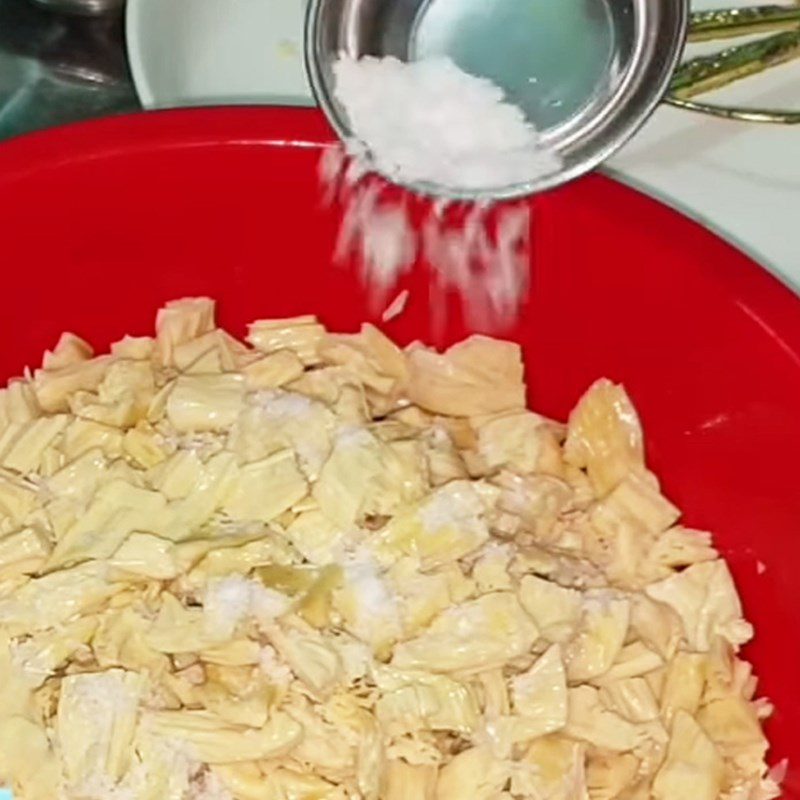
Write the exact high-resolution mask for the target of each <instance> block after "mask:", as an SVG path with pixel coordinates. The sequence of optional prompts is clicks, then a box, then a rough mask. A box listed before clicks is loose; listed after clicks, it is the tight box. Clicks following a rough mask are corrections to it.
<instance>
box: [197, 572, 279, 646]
mask: <svg viewBox="0 0 800 800" xmlns="http://www.w3.org/2000/svg"><path fill="white" fill-rule="evenodd" d="M290 605H291V601H290V600H289V598H288V597H286V596H285V595H283V594H281V593H280V592H276V591H275V590H273V589H268V588H267V587H265V586H263V585H262V584H261V583H259V582H258V581H255V580H250V579H248V578H243V577H241V576H240V575H231V576H230V577H227V578H221V579H217V580H213V581H209V583H208V584H207V585H206V588H205V592H204V595H203V627H204V630H205V632H206V633H207V634H208V635H209V636H212V637H213V638H215V639H219V640H221V641H222V640H226V639H230V638H232V637H233V634H234V633H235V631H236V628H237V626H238V625H239V624H240V623H242V622H243V621H244V620H245V619H247V618H248V617H253V618H255V619H256V620H257V621H258V622H260V623H262V624H268V623H270V622H272V621H273V620H274V619H275V618H276V617H279V616H280V615H281V614H283V613H285V612H286V611H287V609H288V608H289V606H290Z"/></svg>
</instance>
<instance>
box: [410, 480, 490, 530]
mask: <svg viewBox="0 0 800 800" xmlns="http://www.w3.org/2000/svg"><path fill="white" fill-rule="evenodd" d="M484 512H485V508H484V506H483V503H482V501H481V498H480V496H479V495H478V493H477V492H476V491H475V490H474V489H473V488H472V486H471V484H469V483H465V482H463V481H454V482H453V483H449V484H446V485H445V486H443V487H442V488H441V489H439V490H438V491H436V492H435V493H434V494H433V495H431V497H430V498H429V499H428V500H426V502H425V503H424V504H423V505H422V507H421V508H420V511H419V516H420V520H421V521H422V524H423V525H424V526H425V528H426V530H428V531H429V532H430V533H438V532H439V531H441V530H442V529H444V528H457V529H459V530H468V531H471V530H476V529H477V530H483V528H484V525H485V523H483V522H482V520H481V516H482V514H483V513H484Z"/></svg>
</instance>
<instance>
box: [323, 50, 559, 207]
mask: <svg viewBox="0 0 800 800" xmlns="http://www.w3.org/2000/svg"><path fill="white" fill-rule="evenodd" d="M333 71H334V76H335V79H336V88H335V92H336V97H337V99H338V100H339V102H340V103H341V104H342V105H343V106H344V108H345V109H346V111H347V115H348V117H349V121H350V125H351V128H352V130H353V133H354V135H355V137H357V139H358V140H360V142H361V143H363V145H364V146H366V148H367V149H368V154H369V155H368V160H369V161H370V163H371V165H372V167H373V168H374V169H375V170H376V171H378V172H381V173H382V174H383V175H385V176H386V177H388V178H389V179H390V180H393V181H395V182H398V183H406V184H407V183H420V182H422V183H429V184H434V185H438V186H441V187H446V188H455V189H461V190H469V191H481V190H491V189H496V188H501V187H505V186H510V185H514V184H519V183H524V182H527V181H529V180H534V179H536V178H540V177H541V176H543V175H548V174H552V173H553V172H556V171H557V170H558V169H559V168H560V166H561V161H560V159H559V157H558V156H557V154H556V153H555V152H554V151H552V150H551V149H549V148H547V147H546V146H544V145H543V144H542V142H541V139H540V136H539V134H538V132H537V131H536V129H535V128H534V127H533V125H531V124H530V123H529V122H528V121H527V119H526V118H525V115H524V114H523V112H522V111H521V110H520V109H519V108H518V107H517V106H515V105H513V104H511V103H509V102H507V101H506V99H505V96H504V93H503V90H502V89H501V88H500V87H499V86H496V85H495V84H493V83H492V82H491V81H489V80H487V79H485V78H479V77H476V76H474V75H470V74H468V73H466V72H464V71H463V70H461V69H459V68H458V67H457V66H456V65H455V63H453V61H451V60H450V59H449V58H442V57H437V58H426V59H422V60H420V61H413V62H410V63H405V62H402V61H398V60H397V59H396V58H392V57H387V58H372V57H366V58H361V59H353V58H351V57H349V56H346V55H342V56H340V57H339V59H338V60H337V61H336V62H335V63H334V65H333Z"/></svg>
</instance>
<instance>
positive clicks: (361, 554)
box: [342, 548, 400, 639]
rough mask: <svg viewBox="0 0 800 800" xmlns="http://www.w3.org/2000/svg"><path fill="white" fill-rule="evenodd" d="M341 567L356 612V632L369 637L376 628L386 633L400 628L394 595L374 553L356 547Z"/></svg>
mask: <svg viewBox="0 0 800 800" xmlns="http://www.w3.org/2000/svg"><path fill="white" fill-rule="evenodd" d="M342 567H343V569H344V575H345V582H346V585H347V587H348V589H349V590H350V592H352V594H353V597H354V599H355V608H356V609H357V612H358V619H357V621H356V628H357V629H358V630H357V631H356V633H357V635H361V636H362V637H363V638H366V639H370V638H372V634H373V632H374V631H375V630H380V631H381V632H382V633H384V634H386V635H392V634H397V633H398V632H399V629H400V615H399V608H398V602H397V597H396V595H395V594H394V592H393V591H392V590H391V588H390V587H389V585H388V583H387V582H386V580H385V579H384V577H383V574H382V572H381V569H380V567H379V565H378V563H377V561H376V559H375V557H374V556H373V554H372V553H371V552H370V551H369V550H367V549H366V548H357V549H355V550H354V551H352V552H351V553H349V554H348V555H347V556H346V557H345V559H344V560H343V564H342Z"/></svg>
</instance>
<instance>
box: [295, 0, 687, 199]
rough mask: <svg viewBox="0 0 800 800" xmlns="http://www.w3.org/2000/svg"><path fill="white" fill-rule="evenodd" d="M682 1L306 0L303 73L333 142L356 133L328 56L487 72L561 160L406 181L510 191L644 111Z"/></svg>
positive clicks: (533, 182) (547, 181)
mask: <svg viewBox="0 0 800 800" xmlns="http://www.w3.org/2000/svg"><path fill="white" fill-rule="evenodd" d="M687 6H688V3H687V0H557V2H553V0H491V1H490V2H487V0H310V3H309V9H308V17H307V24H306V59H307V62H308V63H307V66H308V73H309V76H310V79H311V84H312V86H313V89H314V92H315V94H316V96H317V99H318V101H319V104H320V106H321V107H322V109H323V110H324V111H325V113H326V114H327V116H328V118H329V120H330V121H331V123H332V125H333V126H334V128H335V129H336V131H337V132H338V133H339V135H340V136H341V137H342V138H343V139H352V138H354V137H353V126H352V123H351V120H350V119H349V116H348V112H347V110H346V109H345V108H344V107H343V105H342V104H341V103H340V102H339V100H338V99H337V97H336V96H335V77H334V64H335V63H336V61H337V59H338V58H339V57H340V55H342V54H344V55H346V56H350V57H351V58H356V59H357V58H361V57H363V56H376V57H382V56H394V57H396V58H398V59H400V60H401V61H408V62H413V61H418V60H421V59H425V58H428V57H432V56H448V57H449V58H451V59H452V60H453V61H454V62H455V63H456V64H457V65H458V66H459V67H460V68H461V69H462V70H464V71H465V72H467V73H470V74H472V75H476V76H480V77H485V78H488V79H489V80H491V81H492V82H493V83H495V84H496V85H498V86H500V87H501V88H502V89H503V90H504V92H505V95H506V98H507V99H508V101H509V102H511V103H513V104H515V105H516V106H518V107H519V108H520V109H522V111H523V112H524V114H525V116H526V118H527V120H528V121H529V122H530V123H531V124H532V125H533V126H534V127H535V128H536V129H537V130H538V131H539V132H540V140H541V143H542V145H543V146H546V147H547V148H548V149H550V150H552V151H554V152H555V153H556V154H557V155H558V156H559V158H560V161H561V166H560V168H559V169H557V170H556V171H553V172H550V173H547V174H542V175H539V176H537V177H534V178H532V179H531V178H527V177H526V176H520V179H519V180H518V181H514V182H511V183H504V184H503V185H499V186H493V187H491V188H486V189H481V190H476V189H474V188H471V187H465V186H459V185H457V184H455V183H452V182H451V183H448V184H447V185H444V184H438V183H435V184H431V183H430V182H418V181H409V182H407V185H408V186H409V188H411V189H414V190H416V191H419V192H422V193H425V194H436V195H441V196H445V197H450V198H462V199H470V198H476V197H487V196H489V197H493V198H497V199H505V198H511V197H518V196H523V195H527V194H531V193H535V192H540V191H543V190H545V189H549V188H552V187H554V186H558V185H560V184H563V183H566V182H567V181H569V180H572V179H573V178H576V177H578V176H580V175H582V174H584V173H586V172H588V171H589V170H591V169H593V168H594V167H596V166H597V165H598V164H600V163H602V162H603V161H605V160H606V159H607V158H608V157H609V156H611V155H612V154H613V153H614V152H615V151H616V150H617V149H618V148H619V147H621V146H622V144H624V142H625V141H627V140H628V138H629V137H630V136H631V135H632V134H633V133H634V132H635V131H636V130H637V129H638V128H639V126H640V125H641V124H642V123H643V122H644V121H645V120H646V119H647V117H648V116H649V115H650V113H651V112H652V111H653V109H654V108H655V107H656V105H657V104H658V103H659V101H660V100H661V98H662V96H663V95H664V93H665V91H666V89H667V87H668V84H669V80H670V77H671V75H672V72H673V70H674V68H675V66H676V64H677V62H678V59H679V57H680V53H681V49H682V45H683V41H684V38H685V33H686V25H687V18H688V7H687ZM393 177H394V179H395V180H397V178H396V176H393ZM401 182H402V181H401Z"/></svg>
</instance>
